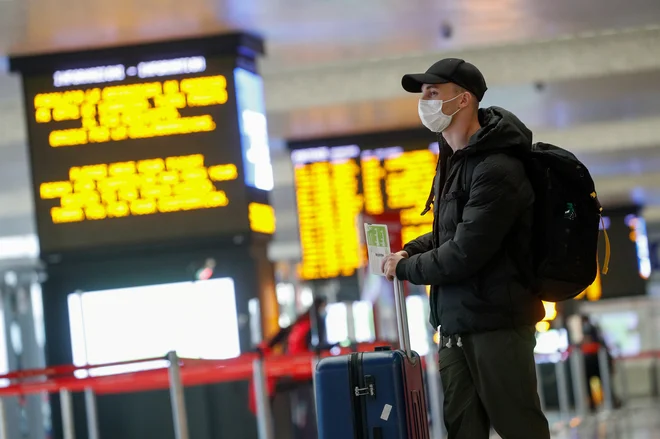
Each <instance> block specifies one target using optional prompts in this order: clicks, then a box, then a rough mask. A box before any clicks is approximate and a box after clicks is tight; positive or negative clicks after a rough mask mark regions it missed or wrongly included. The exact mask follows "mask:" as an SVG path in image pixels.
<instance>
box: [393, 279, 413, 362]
mask: <svg viewBox="0 0 660 439" xmlns="http://www.w3.org/2000/svg"><path fill="white" fill-rule="evenodd" d="M394 303H395V305H396V323H397V326H398V329H399V330H398V332H399V348H400V349H401V350H402V351H403V352H405V353H406V356H407V357H408V358H410V359H412V358H413V354H412V349H411V348H410V331H409V330H408V312H407V310H406V298H405V296H404V294H403V282H402V281H400V280H399V279H396V278H395V279H394Z"/></svg>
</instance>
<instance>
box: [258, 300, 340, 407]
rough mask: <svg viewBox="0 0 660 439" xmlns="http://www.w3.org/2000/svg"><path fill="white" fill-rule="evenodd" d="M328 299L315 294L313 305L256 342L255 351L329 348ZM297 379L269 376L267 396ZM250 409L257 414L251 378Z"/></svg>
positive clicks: (289, 386)
mask: <svg viewBox="0 0 660 439" xmlns="http://www.w3.org/2000/svg"><path fill="white" fill-rule="evenodd" d="M326 305H327V300H326V298H325V297H316V298H315V299H314V302H313V303H312V305H311V306H310V307H309V308H308V309H307V311H305V312H304V313H302V314H300V315H299V316H298V318H297V319H296V320H295V321H294V322H293V323H292V324H290V325H289V326H287V327H285V328H281V329H280V330H279V332H278V333H277V334H275V335H274V336H273V337H272V338H271V339H270V340H267V341H264V342H263V343H261V344H260V345H259V346H257V351H258V352H260V354H261V355H263V356H264V357H268V355H271V354H272V353H273V351H274V350H277V349H281V350H282V352H283V353H285V354H287V355H299V354H304V353H308V352H316V353H318V352H320V351H321V350H327V349H330V348H331V347H332V346H330V345H328V343H327V341H326V329H325V308H326ZM297 385H298V383H297V382H295V381H293V382H291V381H289V382H281V383H278V382H277V380H276V379H275V378H269V379H268V380H267V383H266V387H267V392H268V396H269V397H270V399H271V401H272V399H273V397H274V396H275V393H276V392H280V391H281V392H284V391H288V390H290V389H292V388H295V387H296V386H297ZM249 392H250V395H249V397H250V399H249V403H250V410H251V411H252V413H254V414H256V412H257V409H256V399H255V397H254V389H253V383H252V382H250V387H249Z"/></svg>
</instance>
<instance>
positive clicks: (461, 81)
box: [401, 58, 488, 102]
mask: <svg viewBox="0 0 660 439" xmlns="http://www.w3.org/2000/svg"><path fill="white" fill-rule="evenodd" d="M448 82H451V83H454V84H456V85H459V86H461V87H463V88H464V89H466V90H467V91H469V92H471V93H472V94H474V95H475V96H476V97H477V99H479V101H480V102H481V99H483V97H484V94H485V93H486V90H488V87H487V86H486V80H485V79H484V75H482V74H481V72H480V71H479V69H478V68H476V67H475V66H474V65H472V64H470V63H469V62H465V61H464V60H462V59H459V58H445V59H442V60H440V61H438V62H437V63H435V64H433V65H432V66H431V67H429V69H428V70H427V71H426V73H412V74H408V75H405V76H404V77H403V79H402V80H401V85H403V88H404V90H406V91H407V92H410V93H421V92H422V85H423V84H446V83H448Z"/></svg>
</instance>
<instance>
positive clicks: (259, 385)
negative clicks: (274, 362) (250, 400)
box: [252, 358, 275, 439]
mask: <svg viewBox="0 0 660 439" xmlns="http://www.w3.org/2000/svg"><path fill="white" fill-rule="evenodd" d="M252 368H253V376H252V379H253V381H254V386H253V388H254V396H255V401H256V403H257V431H258V434H259V436H258V437H259V439H275V434H274V431H273V417H272V414H271V411H270V401H269V398H268V395H267V392H266V371H265V368H264V362H263V360H262V359H261V358H258V359H256V360H254V362H253V363H252Z"/></svg>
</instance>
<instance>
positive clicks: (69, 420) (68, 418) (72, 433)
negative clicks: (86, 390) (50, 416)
mask: <svg viewBox="0 0 660 439" xmlns="http://www.w3.org/2000/svg"><path fill="white" fill-rule="evenodd" d="M60 406H61V410H62V431H63V433H64V439H76V426H75V422H74V420H73V397H72V396H71V392H70V391H69V390H68V389H60Z"/></svg>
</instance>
